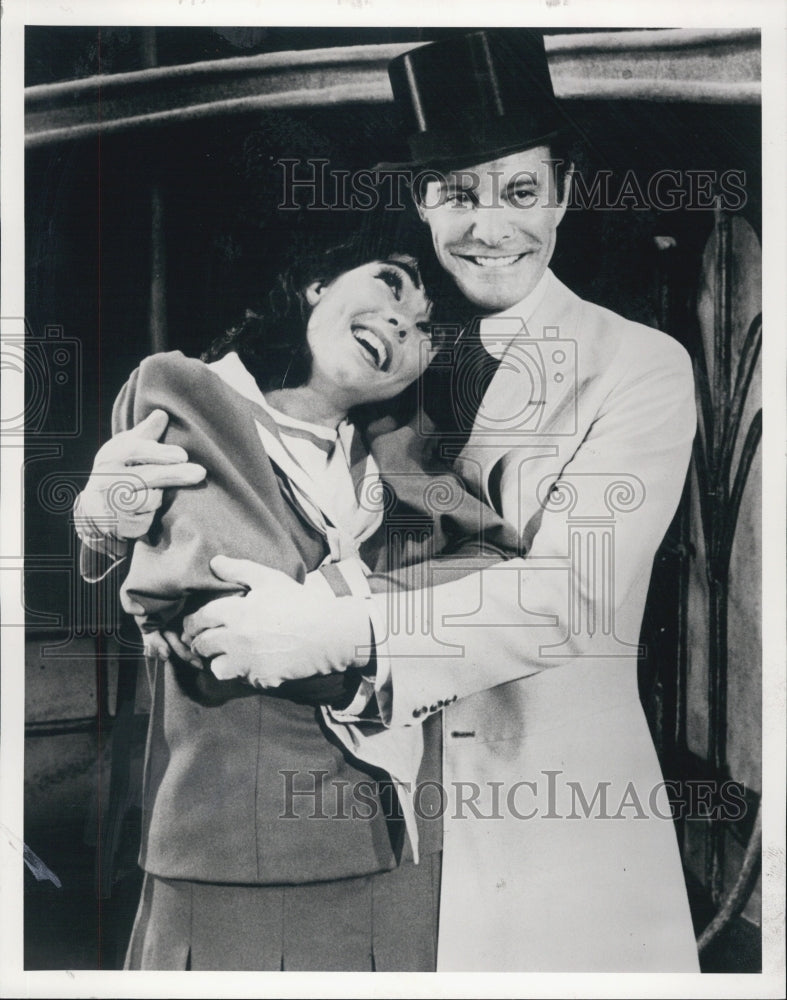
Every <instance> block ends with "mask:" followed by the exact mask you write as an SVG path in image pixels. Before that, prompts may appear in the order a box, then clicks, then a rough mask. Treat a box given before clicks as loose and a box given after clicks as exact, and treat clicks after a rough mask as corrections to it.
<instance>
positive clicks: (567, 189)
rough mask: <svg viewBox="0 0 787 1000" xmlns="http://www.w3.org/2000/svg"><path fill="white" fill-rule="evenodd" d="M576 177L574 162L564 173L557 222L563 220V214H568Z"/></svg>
mask: <svg viewBox="0 0 787 1000" xmlns="http://www.w3.org/2000/svg"><path fill="white" fill-rule="evenodd" d="M573 179H574V164H573V163H570V164H569V165H568V166H567V167H566V172H565V174H564V175H563V197H562V198H561V199H560V202H559V203H558V206H557V209H558V219H557V224H558V225H560V223H561V222H562V221H563V216H564V215H565V214H566V209H567V208H568V203H569V200H570V198H571V181H572V180H573Z"/></svg>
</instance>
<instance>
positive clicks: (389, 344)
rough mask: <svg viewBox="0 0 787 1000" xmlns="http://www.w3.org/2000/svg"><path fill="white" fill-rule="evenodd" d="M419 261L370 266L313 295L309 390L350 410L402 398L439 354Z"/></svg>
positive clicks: (310, 294)
mask: <svg viewBox="0 0 787 1000" xmlns="http://www.w3.org/2000/svg"><path fill="white" fill-rule="evenodd" d="M419 283H420V279H419V277H418V272H417V270H416V267H415V262H414V261H413V259H412V258H410V257H406V256H404V255H402V256H401V257H395V258H392V259H389V260H384V261H375V262H373V263H370V264H363V265H362V266H361V267H356V268H353V270H351V271H345V273H344V274H341V275H339V277H338V278H336V279H334V280H333V281H332V282H331V283H330V284H328V285H323V284H321V283H319V282H315V283H314V284H313V285H310V286H309V288H307V290H306V298H307V300H308V302H309V304H310V305H311V306H312V313H311V316H310V317H309V322H308V326H307V330H306V340H307V342H308V344H309V348H310V350H311V353H312V374H311V378H310V379H309V383H308V384H309V387H310V388H311V389H313V390H314V391H315V392H319V393H321V394H324V395H326V396H328V398H330V399H331V400H332V401H334V402H335V403H337V404H338V405H340V406H343V407H346V408H347V409H349V408H350V407H353V406H359V405H360V404H362V403H372V402H379V401H381V400H384V399H390V398H391V397H393V396H396V395H398V394H399V393H400V392H401V391H402V390H403V389H405V388H406V387H407V386H408V385H410V383H411V382H414V381H415V379H417V378H418V376H419V375H421V373H422V372H423V371H424V369H425V368H426V367H427V365H428V364H429V362H430V361H431V360H432V358H433V357H434V354H435V350H436V348H434V347H433V346H432V343H431V341H430V328H429V311H430V303H429V300H428V299H427V298H426V295H425V294H424V292H423V290H422V289H421V288H420V287H418V284H419Z"/></svg>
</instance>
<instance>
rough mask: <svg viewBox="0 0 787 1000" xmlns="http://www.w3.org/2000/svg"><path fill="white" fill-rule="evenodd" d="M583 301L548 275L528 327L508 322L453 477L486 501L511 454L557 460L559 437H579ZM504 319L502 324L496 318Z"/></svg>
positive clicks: (509, 317)
mask: <svg viewBox="0 0 787 1000" xmlns="http://www.w3.org/2000/svg"><path fill="white" fill-rule="evenodd" d="M581 305H582V303H581V300H580V299H579V298H577V296H576V295H574V294H573V292H571V291H569V289H567V288H566V286H565V285H563V284H562V282H560V281H558V279H557V278H555V277H554V276H551V283H550V287H549V289H548V292H547V294H546V295H545V297H544V298H543V299H542V300H541V302H540V304H539V305H538V306H537V307H536V309H535V311H534V313H533V315H532V316H531V317H530V318H529V319H528V321H527V323H525V322H523V321H521V320H520V321H518V322H517V321H516V319H515V317H511V316H506V317H505V326H503V325H502V323H501V332H502V333H503V335H504V336H506V338H507V337H508V336H510V335H511V334H513V336H511V339H510V341H509V342H508V345H507V347H506V348H505V350H504V352H503V355H502V358H501V360H500V366H499V368H498V370H497V372H496V374H495V376H494V378H493V379H492V381H491V383H490V385H489V387H488V389H487V391H486V394H485V396H484V399H483V402H482V405H481V407H480V408H479V411H478V415H477V417H476V421H475V424H474V426H473V430H472V432H471V434H470V437H469V439H468V441H467V443H466V445H465V446H464V448H463V449H462V451H461V453H460V454H459V457H458V458H457V460H456V465H455V467H456V471H457V472H458V473H459V474H460V475H461V476H462V478H463V479H464V480H465V482H466V483H467V484H468V485H469V487H470V488H471V490H472V491H473V492H474V493H476V494H477V495H478V496H480V497H481V498H483V499H484V500H486V501H488V500H489V495H488V492H487V484H488V480H489V474H490V472H491V471H492V469H493V468H494V467H495V465H496V464H497V463H498V462H499V461H500V459H501V458H502V457H503V456H504V455H505V454H506V453H507V452H509V451H511V450H512V449H513V448H517V449H522V450H523V451H525V450H527V451H530V452H531V453H532V456H533V458H546V457H549V456H556V455H557V454H558V451H559V444H560V442H559V440H556V439H559V438H565V437H566V436H567V435H571V434H573V433H575V432H576V422H577V369H576V362H577V336H576V335H577V328H578V323H579V317H580V313H581ZM501 319H502V318H501Z"/></svg>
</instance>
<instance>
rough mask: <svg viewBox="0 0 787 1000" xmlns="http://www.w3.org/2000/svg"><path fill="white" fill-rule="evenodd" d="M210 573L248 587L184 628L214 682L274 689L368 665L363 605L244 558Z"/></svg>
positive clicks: (217, 561)
mask: <svg viewBox="0 0 787 1000" xmlns="http://www.w3.org/2000/svg"><path fill="white" fill-rule="evenodd" d="M210 568H211V569H212V570H213V573H214V574H215V575H216V576H217V577H218V578H219V579H220V580H225V581H227V582H229V583H236V584H238V586H239V587H246V588H248V592H247V593H246V594H236V595H231V596H229V597H219V598H217V599H216V600H214V601H211V602H210V604H206V605H205V606H204V607H202V608H200V609H199V611H196V612H195V613H194V614H192V615H189V616H188V617H187V618H186V619H185V620H184V622H183V642H184V643H185V644H186V645H188V646H190V647H191V649H192V651H193V652H195V653H197V654H199V655H200V656H203V657H206V658H209V659H210V660H211V664H210V667H211V670H212V671H213V673H214V674H215V675H216V677H218V678H219V680H229V679H230V678H232V677H241V678H243V679H244V680H246V681H248V682H249V683H250V684H253V685H254V686H255V687H261V688H269V687H278V685H279V684H281V683H282V682H283V681H286V680H298V679H300V678H303V677H312V676H314V675H315V674H329V673H333V672H337V671H344V670H347V668H348V667H352V666H364V665H365V664H366V662H367V661H368V658H369V653H370V644H371V626H370V623H369V616H368V614H367V611H366V607H365V601H364V599H363V598H360V597H333V596H330V595H325V594H317V593H315V592H314V591H312V590H310V589H309V588H307V587H304V586H302V585H301V584H299V583H296V582H295V581H294V580H293V579H291V578H290V577H289V576H287V575H286V574H284V573H281V572H280V571H279V570H276V569H271V568H269V567H267V566H261V565H259V564H258V563H254V562H251V561H249V560H248V559H230V558H228V557H227V556H216V557H215V558H213V559H211V562H210Z"/></svg>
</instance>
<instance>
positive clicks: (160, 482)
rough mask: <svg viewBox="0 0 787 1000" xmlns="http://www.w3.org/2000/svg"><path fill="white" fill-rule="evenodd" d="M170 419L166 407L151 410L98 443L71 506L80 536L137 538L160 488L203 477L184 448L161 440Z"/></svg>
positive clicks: (156, 505) (158, 500) (156, 503)
mask: <svg viewBox="0 0 787 1000" xmlns="http://www.w3.org/2000/svg"><path fill="white" fill-rule="evenodd" d="M168 420H169V417H168V416H167V414H166V413H165V412H164V410H154V411H153V412H152V413H150V414H149V415H148V416H147V417H146V418H145V419H144V420H142V421H141V422H140V423H138V424H137V425H136V427H132V428H131V429H130V430H127V431H122V432H121V433H120V434H116V435H115V436H114V437H113V438H111V439H110V440H109V441H107V443H106V444H105V445H103V446H102V447H101V448H100V449H99V452H98V454H97V455H96V458H95V461H94V463H93V470H92V472H91V473H90V479H89V480H88V483H87V486H86V487H85V489H84V490H83V491H82V493H80V495H79V497H78V499H77V503H76V505H75V508H74V522H75V525H76V529H77V533H78V534H79V536H80V538H82V539H83V540H89V539H94V540H95V539H101V538H103V537H105V536H110V537H113V538H124V539H125V538H140V537H141V536H142V535H145V534H147V532H148V531H149V530H150V526H151V524H152V523H153V518H154V517H155V515H156V511H157V510H158V508H159V507H160V506H161V500H162V496H163V494H162V490H163V489H165V488H166V487H179V486H193V485H194V484H195V483H199V482H201V481H202V480H203V479H204V478H205V469H204V468H203V467H202V466H201V465H196V464H194V463H192V462H189V460H188V455H187V454H186V452H185V451H184V450H183V449H182V448H180V447H178V446H177V445H171V444H161V443H160V442H159V440H158V439H159V438H160V437H161V435H162V434H163V433H164V431H165V430H166V428H167V422H168Z"/></svg>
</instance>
